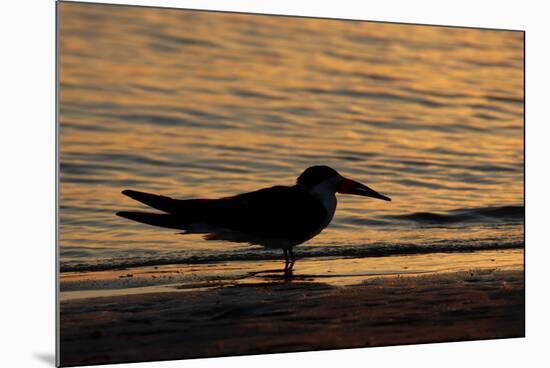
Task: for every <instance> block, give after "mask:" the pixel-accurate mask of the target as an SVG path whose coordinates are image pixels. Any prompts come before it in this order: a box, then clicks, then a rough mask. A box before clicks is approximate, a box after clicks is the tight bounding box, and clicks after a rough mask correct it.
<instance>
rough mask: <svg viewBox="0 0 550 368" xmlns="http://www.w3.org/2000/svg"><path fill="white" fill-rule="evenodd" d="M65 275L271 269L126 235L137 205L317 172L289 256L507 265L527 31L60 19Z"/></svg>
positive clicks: (251, 253) (204, 248)
mask: <svg viewBox="0 0 550 368" xmlns="http://www.w3.org/2000/svg"><path fill="white" fill-rule="evenodd" d="M59 8H60V18H59V24H60V35H61V40H60V59H59V62H60V101H59V102H60V106H59V107H60V115H59V121H60V169H59V174H60V262H61V271H78V270H109V269H115V268H120V267H129V266H144V265H148V266H151V265H162V264H171V263H210V262H219V261H223V262H231V261H234V260H235V261H237V260H248V259H253V260H262V259H282V253H281V252H280V251H273V250H265V249H262V248H260V247H257V246H249V245H246V244H234V243H227V242H216V241H210V242H207V241H204V240H202V239H201V237H200V236H197V235H193V236H189V235H179V234H177V231H175V230H170V229H161V228H154V227H150V226H146V225H143V224H139V223H134V222H131V221H129V220H126V219H123V218H120V217H117V216H115V213H116V212H117V211H120V210H140V209H142V210H143V209H145V206H144V205H141V204H139V203H137V202H134V201H132V200H131V199H129V198H127V197H125V196H123V195H122V194H121V191H122V190H124V189H128V188H131V189H136V190H142V191H149V192H153V193H158V194H164V195H168V196H172V197H176V198H197V197H221V196H228V195H233V194H237V193H241V192H245V191H250V190H255V189H259V188H262V187H267V186H272V185H292V184H293V183H294V181H295V179H296V177H297V176H298V175H299V174H300V173H301V172H302V171H303V170H304V169H305V168H307V167H308V166H311V165H319V164H324V165H329V166H331V167H333V168H335V169H337V170H338V171H339V172H340V173H342V174H343V175H345V176H347V177H350V178H352V179H355V180H358V181H361V182H363V183H365V184H367V185H369V186H370V187H372V188H373V189H375V190H377V191H379V192H381V193H383V194H385V195H388V196H390V197H391V198H392V199H393V201H392V202H384V201H379V200H376V199H370V198H369V199H366V198H364V197H354V196H339V198H338V201H339V203H338V209H337V211H336V215H335V217H334V219H333V221H332V223H331V224H330V226H329V227H328V228H327V229H325V230H324V231H323V232H322V233H321V234H320V235H318V236H317V237H315V238H314V239H312V240H310V241H309V242H307V243H306V244H304V245H301V246H299V247H297V248H296V253H297V255H298V257H318V258H319V259H323V257H327V259H328V258H330V259H334V258H335V257H336V258H338V257H371V256H375V257H383V256H392V255H399V254H401V255H406V254H424V253H438V252H472V251H478V250H498V249H516V248H518V249H519V248H523V246H524V244H523V241H524V240H523V231H524V230H523V229H524V228H523V225H524V198H523V188H524V166H523V163H524V151H523V143H524V142H523V129H524V121H523V109H524V104H523V57H524V55H523V42H524V38H523V34H522V33H520V32H511V31H494V30H478V29H464V28H450V27H427V26H414V25H399V24H387V23H373V22H360V21H340V20H322V19H310V18H298V17H281V16H253V15H245V14H230V13H215V12H198V11H184V10H166V9H152V8H139V7H125V6H105V5H95V4H75V3H73V4H71V3H61V4H60V5H59Z"/></svg>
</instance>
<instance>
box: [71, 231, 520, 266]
mask: <svg viewBox="0 0 550 368" xmlns="http://www.w3.org/2000/svg"><path fill="white" fill-rule="evenodd" d="M523 245H524V243H523V241H521V240H504V241H503V240H502V239H489V238H487V239H470V240H462V241H460V240H457V241H448V240H445V241H439V242H432V243H426V244H417V243H415V244H406V243H400V244H382V243H375V244H368V245H354V246H323V247H298V248H297V250H296V252H297V255H298V257H299V258H329V257H339V258H364V257H389V256H399V255H401V256H404V255H420V254H431V253H457V252H475V251H487V250H506V249H521V248H523ZM281 259H282V252H280V251H276V250H269V249H258V248H255V249H252V248H249V249H245V250H238V251H233V252H223V253H215V254H208V255H194V256H179V257H178V256H176V257H169V256H165V257H158V258H134V259H125V260H122V261H121V260H113V261H109V262H105V261H104V262H101V263H96V264H89V263H79V264H65V265H63V264H62V265H61V267H60V271H61V272H91V271H106V270H115V269H125V268H132V267H151V266H162V265H172V264H212V263H220V262H237V261H270V260H281Z"/></svg>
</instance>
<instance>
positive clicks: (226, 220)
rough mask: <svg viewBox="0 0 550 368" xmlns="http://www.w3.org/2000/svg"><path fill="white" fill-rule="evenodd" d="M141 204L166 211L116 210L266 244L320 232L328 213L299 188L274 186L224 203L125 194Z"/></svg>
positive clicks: (299, 239) (294, 240)
mask: <svg viewBox="0 0 550 368" xmlns="http://www.w3.org/2000/svg"><path fill="white" fill-rule="evenodd" d="M123 193H124V194H125V195H127V196H129V197H131V198H133V199H135V200H137V201H139V202H142V203H144V204H146V205H148V206H150V207H152V208H155V209H158V210H161V211H164V212H166V213H163V214H157V213H147V212H132V211H123V212H118V213H117V215H119V216H121V217H125V218H128V219H131V220H134V221H138V222H142V223H145V224H149V225H153V226H160V227H167V228H172V229H181V230H186V231H187V232H191V233H203V234H207V236H206V239H210V240H214V239H223V240H229V241H234V242H248V243H252V244H261V245H266V239H267V243H269V242H270V241H271V240H277V239H283V240H287V241H288V242H289V243H292V244H299V243H301V242H304V241H306V240H308V239H309V238H311V237H312V236H314V235H316V234H318V233H319V231H320V230H322V226H323V225H324V223H325V220H326V216H327V213H326V210H325V208H324V207H323V205H322V203H321V202H320V201H319V200H318V199H317V198H315V197H313V196H311V195H310V194H309V193H308V192H307V191H305V190H303V189H302V188H300V187H298V186H293V187H284V186H275V187H271V188H266V189H260V190H257V191H254V192H249V193H243V194H239V195H236V196H232V197H226V198H220V199H188V200H177V199H173V198H170V197H165V196H159V195H156V194H150V193H144V192H138V191H133V190H125V191H123Z"/></svg>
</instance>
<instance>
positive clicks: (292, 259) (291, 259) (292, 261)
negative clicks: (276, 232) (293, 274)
mask: <svg viewBox="0 0 550 368" xmlns="http://www.w3.org/2000/svg"><path fill="white" fill-rule="evenodd" d="M288 254H289V256H290V267H289V270H290V271H292V268H293V267H294V262H296V258H295V257H294V252H293V251H292V248H289V249H288Z"/></svg>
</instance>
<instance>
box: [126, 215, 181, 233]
mask: <svg viewBox="0 0 550 368" xmlns="http://www.w3.org/2000/svg"><path fill="white" fill-rule="evenodd" d="M117 216H120V217H124V218H127V219H129V220H133V221H137V222H141V223H144V224H147V225H153V226H160V227H167V228H170V229H178V230H187V228H188V227H189V224H186V223H182V221H181V218H179V217H177V216H174V215H171V214H167V213H150V212H137V211H121V212H117Z"/></svg>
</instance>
